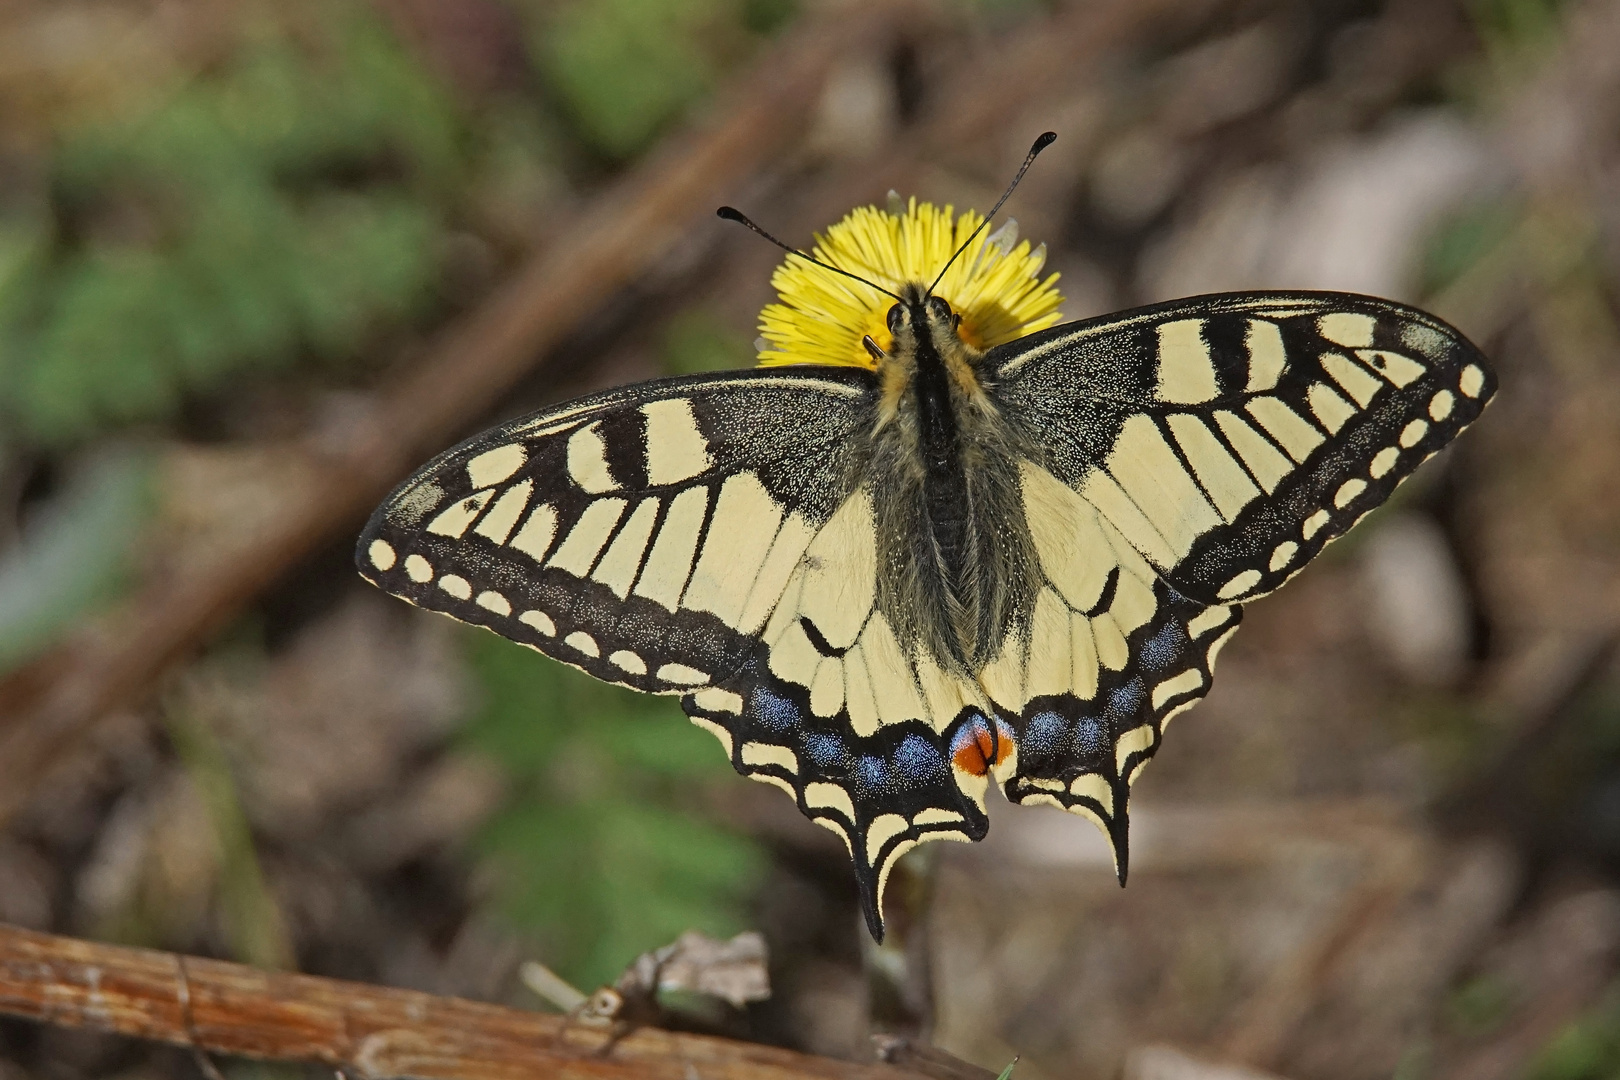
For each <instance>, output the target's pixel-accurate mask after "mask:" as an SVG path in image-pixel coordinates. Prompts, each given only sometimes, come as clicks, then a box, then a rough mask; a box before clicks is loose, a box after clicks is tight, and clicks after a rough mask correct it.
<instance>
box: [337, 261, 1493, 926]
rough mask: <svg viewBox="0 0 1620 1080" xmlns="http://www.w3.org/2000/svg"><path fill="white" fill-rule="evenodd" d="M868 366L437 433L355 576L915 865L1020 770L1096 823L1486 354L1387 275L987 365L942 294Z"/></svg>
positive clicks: (911, 299) (1128, 319) (1265, 298)
mask: <svg viewBox="0 0 1620 1080" xmlns="http://www.w3.org/2000/svg"><path fill="white" fill-rule="evenodd" d="M889 318H890V328H891V330H892V331H893V333H894V339H895V340H894V344H893V347H892V348H891V349H890V350H889V352H888V353H887V354H885V355H883V356H882V357H880V358H879V359H878V362H877V370H876V371H875V372H872V371H866V370H863V369H858V368H850V367H814V366H803V367H785V368H774V369H756V370H752V371H745V372H732V373H726V374H721V375H714V376H701V377H696V378H688V379H673V380H664V381H659V382H653V383H647V384H643V385H640V386H633V387H627V388H623V389H619V390H615V391H610V392H608V393H605V394H601V395H597V396H595V397H592V398H587V399H584V400H581V401H577V402H572V403H568V404H565V405H561V406H558V407H556V408H553V409H549V410H546V411H543V412H541V413H538V414H536V415H534V416H530V417H526V418H523V419H520V420H516V421H513V422H511V423H509V424H506V425H504V426H502V427H500V428H497V429H495V430H494V431H491V432H487V433H485V434H482V435H479V436H477V437H475V438H473V439H471V440H469V441H468V442H467V443H464V444H463V445H462V446H460V447H457V448H455V449H453V450H451V451H449V452H448V453H446V454H444V455H441V456H440V457H439V458H438V459H436V460H435V461H433V462H431V463H429V464H428V465H427V466H425V467H424V468H423V469H422V470H421V471H420V472H418V473H417V474H416V475H415V476H413V477H412V478H411V479H409V480H407V481H406V482H405V483H404V484H403V485H401V486H400V488H399V489H397V490H396V491H395V492H394V494H393V495H392V496H390V498H389V499H388V500H387V501H386V502H385V503H384V504H383V505H382V507H380V508H379V510H378V511H377V514H376V515H375V516H374V517H373V519H372V521H371V523H370V524H369V525H368V526H367V528H366V530H365V532H364V534H363V535H362V537H361V539H360V545H359V550H358V559H359V564H360V569H361V572H362V573H363V574H364V575H365V576H366V577H367V578H369V579H370V580H372V581H374V582H376V583H377V584H378V585H380V586H382V587H383V588H385V589H387V590H388V591H390V592H393V593H396V594H397V595H400V596H403V597H405V598H406V599H408V600H411V601H412V602H414V603H418V604H421V605H423V606H425V607H430V608H433V609H435V610H439V611H444V612H446V613H448V614H451V615H453V616H455V617H457V618H460V619H463V620H465V621H468V622H472V623H477V624H480V625H483V626H487V627H489V628H490V629H493V630H495V631H496V632H498V633H501V634H503V635H505V636H507V637H510V638H513V639H514V640H517V641H519V642H522V643H523V644H526V645H529V646H531V647H533V648H536V649H538V650H539V651H541V652H544V653H546V654H547V655H550V656H552V657H555V658H556V659H559V660H562V661H563V662H565V663H569V664H572V665H574V666H576V667H579V668H581V669H583V670H585V671H587V672H589V673H590V674H592V675H595V676H597V677H598V678H602V679H606V680H609V681H612V682H617V683H622V684H624V685H628V686H632V687H635V688H637V689H640V690H646V691H650V692H654V693H670V694H678V695H680V696H681V701H682V706H683V708H684V709H685V710H686V712H687V714H688V715H689V716H690V717H691V718H692V720H693V721H694V722H695V723H697V724H699V725H700V726H702V727H704V728H706V729H708V730H709V731H711V732H712V733H713V734H715V735H716V737H718V738H719V740H720V742H721V744H722V745H723V746H724V747H725V749H726V752H727V753H728V754H729V756H730V758H731V761H732V763H733V765H734V766H735V767H736V768H737V770H738V771H739V772H741V773H743V774H745V775H747V776H750V777H752V778H754V779H756V780H761V781H764V782H767V783H771V784H775V785H777V786H779V787H781V788H783V789H784V790H786V791H787V792H789V794H790V795H792V797H793V798H794V800H795V801H796V803H797V804H798V806H799V808H800V809H801V811H803V812H804V813H805V814H806V815H807V816H809V817H810V818H811V819H812V820H814V821H816V822H817V823H818V824H821V825H824V826H825V827H827V828H828V829H830V830H832V831H833V832H834V833H836V834H837V835H838V836H839V837H840V838H841V839H842V840H843V841H844V842H845V844H846V845H847V846H848V848H849V851H850V854H851V857H852V859H853V861H854V864H855V870H856V876H857V879H858V881H859V883H860V886H861V897H862V903H863V907H864V910H865V913H866V917H867V921H868V925H869V926H870V928H871V930H872V932H873V934H874V935H875V936H879V937H881V933H882V916H881V897H882V890H883V883H884V880H885V877H886V875H887V872H888V869H889V868H890V867H891V866H892V865H893V862H894V860H895V859H896V858H897V857H898V856H899V855H900V854H902V853H903V852H904V851H905V850H907V849H908V848H910V847H911V846H914V845H915V844H917V843H919V842H923V841H927V840H932V839H957V840H976V839H979V838H980V837H982V836H983V835H984V833H985V830H986V828H987V827H988V820H987V818H986V816H985V811H984V797H985V792H986V788H987V785H988V783H989V781H990V780H991V778H994V779H995V780H996V781H997V783H998V784H999V785H1000V786H1001V788H1002V791H1003V792H1004V793H1005V795H1006V796H1007V797H1008V798H1009V799H1010V800H1012V801H1014V802H1020V803H1024V804H1042V803H1044V804H1048V805H1055V806H1059V807H1062V808H1064V809H1066V810H1070V811H1073V812H1076V813H1079V814H1082V815H1084V816H1087V817H1090V818H1091V819H1092V820H1093V821H1095V822H1096V823H1097V824H1098V825H1099V826H1100V827H1101V828H1102V829H1103V830H1104V832H1105V833H1106V834H1107V835H1108V837H1109V839H1110V840H1111V841H1112V844H1113V847H1114V851H1115V856H1116V860H1117V863H1118V867H1119V872H1120V877H1121V880H1122V881H1123V879H1124V876H1125V871H1126V867H1127V853H1128V848H1127V823H1128V814H1127V809H1126V806H1127V800H1128V797H1129V793H1130V785H1131V783H1132V781H1134V779H1135V778H1136V777H1137V776H1138V775H1139V774H1140V771H1141V768H1142V766H1143V765H1144V764H1145V763H1146V762H1147V760H1148V759H1149V758H1150V757H1151V756H1152V755H1153V754H1154V752H1155V751H1156V750H1157V749H1158V747H1159V744H1160V740H1161V738H1162V735H1163V732H1164V726H1165V724H1166V722H1167V721H1168V720H1169V718H1170V717H1171V716H1173V715H1174V714H1175V713H1177V712H1179V711H1181V710H1182V709H1185V708H1187V707H1188V706H1190V705H1192V704H1193V703H1194V702H1196V701H1197V700H1198V699H1199V698H1201V697H1202V696H1203V695H1204V694H1205V693H1207V691H1208V689H1209V685H1210V679H1211V674H1212V670H1213V666H1214V662H1215V656H1216V653H1217V652H1218V650H1219V649H1220V647H1221V645H1222V644H1224V642H1225V641H1226V640H1227V639H1228V638H1229V637H1230V635H1231V634H1232V632H1233V631H1234V630H1235V629H1236V627H1237V624H1238V621H1239V619H1240V617H1241V610H1242V609H1241V606H1240V605H1241V604H1242V603H1244V602H1247V601H1249V600H1252V599H1254V598H1256V597H1258V596H1260V595H1263V594H1264V593H1266V592H1269V591H1270V590H1271V589H1273V588H1275V587H1276V586H1278V585H1280V584H1281V583H1282V582H1283V581H1284V580H1286V579H1287V578H1288V577H1289V576H1291V575H1292V574H1294V573H1295V572H1297V571H1298V570H1299V569H1300V568H1301V567H1302V566H1304V565H1305V563H1307V562H1308V561H1309V560H1310V559H1311V558H1312V557H1313V556H1314V555H1315V554H1316V553H1317V552H1318V551H1319V550H1320V549H1321V548H1322V546H1323V545H1324V544H1325V543H1327V541H1329V540H1330V539H1332V538H1333V537H1335V536H1338V535H1339V534H1341V533H1343V532H1344V531H1345V530H1346V529H1348V528H1349V527H1350V526H1351V525H1352V524H1353V523H1354V522H1355V521H1356V519H1358V518H1359V517H1360V516H1361V515H1362V514H1364V513H1365V512H1366V511H1367V510H1369V509H1371V508H1372V507H1374V506H1376V505H1377V504H1378V503H1380V502H1382V501H1383V499H1384V498H1386V497H1387V496H1388V494H1389V493H1390V491H1392V490H1393V489H1394V487H1395V485H1396V484H1398V483H1399V482H1400V481H1401V480H1402V479H1403V478H1404V477H1405V476H1407V475H1408V474H1409V473H1411V471H1412V470H1413V469H1415V468H1416V467H1417V465H1418V464H1419V463H1421V462H1422V461H1423V460H1424V459H1425V458H1427V457H1428V456H1430V455H1431V454H1433V453H1434V452H1435V451H1436V450H1438V449H1439V448H1440V447H1442V446H1443V445H1445V443H1447V442H1448V441H1449V440H1450V439H1451V438H1452V437H1454V436H1455V435H1456V434H1457V432H1459V431H1460V430H1461V429H1462V428H1463V427H1464V426H1466V425H1467V423H1468V422H1470V421H1471V420H1472V419H1473V418H1474V417H1475V416H1477V415H1478V413H1479V411H1480V409H1482V408H1483V407H1484V404H1485V403H1486V401H1487V400H1488V399H1489V398H1490V396H1491V394H1492V393H1493V392H1494V389H1495V383H1494V379H1493V377H1492V376H1491V374H1490V372H1489V370H1488V369H1487V367H1486V366H1485V363H1484V360H1483V358H1482V357H1481V356H1480V354H1479V353H1478V351H1477V350H1476V349H1475V348H1474V347H1473V346H1472V345H1470V344H1469V343H1468V342H1467V341H1465V340H1464V339H1463V338H1462V337H1461V336H1460V335H1459V334H1457V332H1456V331H1454V330H1452V329H1451V328H1450V327H1448V326H1446V325H1445V324H1443V323H1441V322H1439V321H1438V320H1436V319H1433V318H1432V317H1430V316H1428V315H1425V314H1423V313H1421V312H1418V311H1415V310H1413V309H1410V308H1406V307H1403V306H1400V305H1397V304H1392V303H1389V302H1387V301H1381V300H1375V299H1371V298H1368V297H1358V296H1349V295H1343V294H1328V293H1315V294H1312V293H1287V294H1284V293H1258V294H1232V295H1222V296H1207V297H1194V298H1191V299H1188V300H1181V301H1175V302H1172V303H1169V304H1162V305H1158V306H1156V307H1151V308H1143V309H1139V310H1137V311H1132V312H1125V313H1121V314H1117V315H1112V316H1108V317H1105V318H1102V319H1093V320H1089V321H1086V322H1080V323H1073V324H1069V325H1067V326H1059V327H1054V328H1052V329H1050V330H1046V331H1042V332H1039V333H1036V334H1033V335H1030V336H1028V337H1026V338H1022V339H1019V340H1017V341H1013V342H1011V343H1008V344H1005V345H1001V346H997V347H995V348H992V349H989V350H988V351H986V352H984V353H982V354H981V353H979V352H977V351H975V350H973V349H971V348H970V347H969V346H967V345H966V344H965V343H964V342H963V341H962V340H961V338H960V337H959V336H958V334H957V332H956V323H955V318H954V316H953V315H952V313H951V311H950V308H949V307H948V305H946V304H945V303H944V301H942V300H940V299H939V298H937V297H934V298H930V297H928V296H926V294H925V291H924V290H923V289H922V288H921V287H920V286H911V287H908V288H906V289H904V290H902V293H901V302H900V303H899V304H897V305H895V307H894V309H893V310H892V311H891V312H890V316H889Z"/></svg>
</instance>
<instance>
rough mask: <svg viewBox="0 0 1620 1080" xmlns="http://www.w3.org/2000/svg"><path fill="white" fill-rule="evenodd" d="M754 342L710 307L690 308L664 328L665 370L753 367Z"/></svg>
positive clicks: (692, 372) (683, 371) (698, 371)
mask: <svg viewBox="0 0 1620 1080" xmlns="http://www.w3.org/2000/svg"><path fill="white" fill-rule="evenodd" d="M758 355H759V354H758V351H757V350H756V349H755V348H754V345H753V342H751V341H749V340H748V338H747V337H746V336H744V335H743V334H739V333H738V332H737V331H736V329H735V328H734V327H731V326H728V325H727V324H726V323H725V321H724V320H722V319H721V318H720V317H719V316H718V315H716V314H714V312H712V311H709V310H707V309H706V308H697V307H694V308H688V309H687V310H685V311H682V312H680V313H678V314H676V315H675V317H674V318H672V319H670V320H669V325H668V326H667V327H665V329H664V370H665V371H668V372H669V373H670V374H671V375H698V374H701V373H703V372H705V371H724V370H726V369H728V368H745V367H753V366H754V362H755V360H756V359H757V357H758Z"/></svg>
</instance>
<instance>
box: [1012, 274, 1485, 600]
mask: <svg viewBox="0 0 1620 1080" xmlns="http://www.w3.org/2000/svg"><path fill="white" fill-rule="evenodd" d="M987 362H988V363H989V365H990V371H991V372H992V373H993V374H992V377H993V378H995V379H996V380H997V381H998V383H999V385H998V388H997V396H998V398H999V400H1001V401H1002V402H1003V403H1004V407H1005V408H1006V409H1007V410H1008V412H1009V413H1010V414H1011V415H1013V416H1015V417H1017V418H1018V419H1019V420H1020V421H1021V422H1022V423H1023V424H1024V425H1025V426H1026V427H1027V428H1028V429H1029V430H1031V431H1036V432H1039V433H1040V437H1041V439H1042V440H1043V442H1044V443H1045V447H1046V450H1047V466H1048V468H1050V469H1051V471H1052V472H1053V473H1054V474H1056V475H1057V476H1059V477H1060V478H1061V479H1062V480H1063V481H1064V482H1065V483H1066V484H1068V485H1069V486H1070V487H1071V488H1073V489H1074V490H1075V491H1076V492H1078V493H1079V494H1080V495H1081V496H1082V497H1083V498H1084V499H1086V500H1087V501H1088V502H1090V503H1091V504H1092V505H1094V506H1096V507H1097V509H1098V510H1099V511H1101V512H1102V513H1103V514H1104V515H1105V516H1107V517H1108V518H1109V519H1110V520H1111V521H1112V522H1113V524H1114V526H1115V527H1116V528H1117V529H1119V531H1120V532H1121V533H1123V534H1124V535H1125V536H1126V538H1127V539H1128V540H1129V541H1130V542H1131V544H1132V545H1133V546H1134V547H1135V548H1136V549H1137V550H1138V551H1140V552H1141V553H1142V554H1143V556H1144V557H1146V558H1147V559H1148V561H1149V562H1151V563H1152V564H1153V565H1154V567H1155V568H1156V569H1157V570H1158V571H1159V572H1160V573H1161V574H1162V575H1164V576H1165V577H1166V579H1167V580H1169V581H1170V582H1171V584H1173V585H1174V586H1175V587H1176V589H1177V590H1178V591H1180V592H1181V593H1183V594H1184V595H1186V596H1189V597H1192V598H1194V599H1197V600H1201V601H1203V602H1205V603H1227V602H1231V601H1246V600H1252V599H1254V598H1255V597H1258V596H1261V595H1263V594H1265V593H1267V592H1270V591H1271V590H1272V589H1275V588H1276V587H1277V586H1278V585H1281V584H1282V583H1283V582H1284V581H1285V580H1287V579H1288V577H1289V576H1291V575H1292V574H1293V573H1295V572H1296V571H1298V570H1299V569H1300V568H1301V567H1302V566H1304V564H1305V563H1307V562H1309V561H1310V559H1311V558H1312V557H1313V556H1315V555H1316V553H1317V552H1319V551H1320V550H1321V549H1322V546H1323V545H1324V544H1326V543H1327V542H1328V541H1329V540H1331V539H1333V538H1334V537H1336V536H1339V535H1340V534H1342V533H1343V532H1344V531H1345V530H1346V529H1348V528H1349V527H1350V526H1351V525H1352V524H1354V523H1355V521H1356V520H1357V519H1358V518H1359V517H1360V516H1361V515H1362V514H1364V513H1366V512H1367V511H1368V510H1370V509H1372V508H1373V507H1375V506H1377V505H1378V504H1379V503H1381V502H1382V501H1383V500H1384V499H1385V498H1387V497H1388V495H1389V493H1390V492H1391V491H1392V490H1394V488H1395V485H1397V484H1398V483H1400V481H1401V480H1403V479H1405V478H1406V477H1407V476H1408V475H1409V474H1410V473H1411V472H1412V470H1413V469H1415V468H1416V467H1417V466H1418V465H1419V464H1420V463H1422V462H1423V461H1424V460H1425V459H1426V458H1428V457H1429V456H1430V455H1431V454H1433V453H1434V452H1435V451H1437V450H1439V449H1440V448H1441V447H1442V446H1444V445H1445V444H1446V443H1448V442H1449V441H1450V440H1451V439H1452V438H1453V437H1455V436H1456V434H1457V433H1458V432H1459V431H1461V430H1462V429H1463V428H1464V427H1466V426H1467V425H1468V424H1469V423H1470V422H1471V421H1473V419H1474V418H1475V417H1477V416H1478V415H1479V412H1480V410H1481V409H1482V408H1484V406H1485V403H1486V401H1488V400H1489V399H1490V396H1491V395H1492V394H1493V393H1494V392H1495V389H1496V382H1495V379H1494V377H1493V376H1492V375H1491V373H1490V371H1489V369H1488V368H1487V367H1486V365H1485V361H1484V358H1483V357H1482V356H1481V355H1480V354H1479V352H1478V350H1477V349H1475V348H1474V347H1473V346H1472V345H1471V344H1469V343H1468V341H1467V340H1466V339H1464V338H1463V337H1462V336H1461V335H1460V334H1458V333H1457V332H1456V331H1455V330H1453V329H1452V328H1451V327H1449V326H1447V325H1446V324H1444V323H1442V322H1440V321H1439V320H1437V319H1435V318H1434V317H1432V316H1430V315H1426V314H1424V313H1423V312H1420V311H1417V310H1415V309H1413V308H1409V307H1405V306H1402V305H1399V304H1394V303H1390V302H1389V301H1384V300H1375V299H1372V298H1370V297H1364V296H1352V295H1347V294H1339V293H1299V294H1295V293H1257V294H1242V293H1238V294H1230V295H1218V296H1202V297H1193V298H1190V299H1187V300H1178V301H1175V302H1173V303H1170V304H1163V305H1159V306H1157V307H1153V308H1145V309H1142V310H1141V311H1138V312H1128V313H1125V314H1124V315H1121V316H1114V317H1110V318H1107V319H1096V320H1091V321H1089V322H1084V323H1076V324H1072V325H1070V326H1067V327H1057V328H1054V329H1053V330H1049V331H1045V332H1044V333H1041V334H1037V335H1033V336H1031V337H1029V338H1026V339H1023V340H1021V341H1018V342H1014V343H1013V344H1011V345H1008V346H1003V347H1002V348H1001V349H998V350H995V351H994V352H992V353H991V354H990V356H989V357H987Z"/></svg>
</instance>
